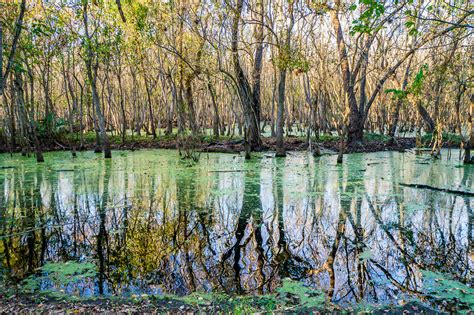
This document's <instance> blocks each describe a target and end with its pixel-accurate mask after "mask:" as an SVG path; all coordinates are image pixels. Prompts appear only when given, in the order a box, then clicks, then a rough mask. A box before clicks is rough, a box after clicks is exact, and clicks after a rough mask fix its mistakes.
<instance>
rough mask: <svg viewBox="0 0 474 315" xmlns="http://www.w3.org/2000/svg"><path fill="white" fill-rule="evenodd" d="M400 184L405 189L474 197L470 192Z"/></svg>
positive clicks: (473, 193)
mask: <svg viewBox="0 0 474 315" xmlns="http://www.w3.org/2000/svg"><path fill="white" fill-rule="evenodd" d="M398 184H399V185H400V186H404V187H410V188H419V189H429V190H434V191H440V192H444V193H448V194H454V195H459V196H468V197H474V192H470V191H463V190H454V189H449V188H439V187H433V186H430V185H424V184H404V183H398Z"/></svg>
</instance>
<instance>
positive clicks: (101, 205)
mask: <svg viewBox="0 0 474 315" xmlns="http://www.w3.org/2000/svg"><path fill="white" fill-rule="evenodd" d="M66 154H67V153H48V154H45V155H46V161H48V162H47V163H46V164H44V165H37V164H35V163H34V162H33V161H30V160H27V159H26V158H22V157H16V156H15V157H14V158H10V157H9V156H6V155H3V156H0V163H1V165H6V166H14V167H13V168H3V169H2V171H1V173H0V187H1V188H2V193H1V194H0V270H1V272H2V273H3V274H5V275H6V276H7V277H8V278H9V279H17V280H21V279H25V278H27V277H28V276H30V275H32V274H35V273H38V268H39V267H42V266H43V267H44V266H47V267H48V268H49V269H48V270H50V273H49V276H48V275H45V274H43V277H42V278H41V277H40V278H39V279H42V281H40V282H39V283H37V284H38V285H39V287H40V289H41V290H58V289H61V290H65V292H66V293H70V294H77V295H83V296H95V295H101V294H106V295H112V294H114V295H116V294H117V295H119V294H122V295H128V294H135V293H148V294H150V293H151V294H155V293H163V292H168V293H175V294H188V293H191V292H194V291H212V290H214V291H226V292H231V293H238V294H266V293H270V292H273V291H274V290H275V289H276V288H277V287H278V286H279V285H280V283H281V281H282V280H283V279H284V278H292V279H295V280H299V281H302V282H304V283H305V284H307V285H309V286H312V287H314V288H317V289H320V290H323V291H324V292H325V293H326V296H327V297H328V299H330V300H331V301H333V302H336V303H352V302H375V303H378V302H383V301H392V300H396V299H398V298H400V296H402V295H404V296H413V297H422V296H423V294H424V293H423V292H425V291H423V281H422V280H423V272H425V271H426V270H430V271H434V272H438V273H443V274H447V275H449V276H450V277H451V278H452V279H454V280H456V281H459V282H462V283H467V284H469V282H470V281H472V280H471V279H472V272H473V260H472V259H473V240H472V237H473V226H472V224H473V222H474V217H473V210H472V209H473V207H474V201H473V200H472V198H468V197H464V196H459V195H453V194H447V193H440V192H436V191H430V190H424V189H416V188H410V187H402V186H400V185H399V183H419V184H430V185H432V186H436V187H445V188H455V189H458V190H465V191H472V190H473V189H474V184H473V178H474V177H473V174H474V170H473V169H472V168H469V167H460V166H459V165H458V162H457V161H446V160H440V161H434V162H430V163H429V164H426V161H424V160H423V158H422V157H418V156H415V155H412V154H409V153H406V154H400V153H394V152H392V153H389V152H384V153H372V154H353V155H349V156H347V159H346V161H345V163H344V164H343V165H337V164H336V161H335V157H332V156H326V157H321V158H313V157H312V156H309V155H307V154H304V153H294V154H289V155H288V157H287V158H285V159H283V158H272V157H268V156H262V157H260V158H255V159H254V160H252V161H250V162H245V161H244V159H243V158H242V157H240V156H234V155H224V154H212V155H209V156H202V157H201V161H200V162H199V163H198V164H195V165H189V164H187V163H185V162H182V161H179V160H177V158H176V156H177V154H176V152H173V151H139V152H122V153H118V154H116V156H115V157H114V159H113V160H112V161H110V160H104V159H100V158H97V157H96V156H95V155H93V154H90V153H81V154H79V157H78V158H77V159H75V160H74V161H72V160H70V159H68V158H66ZM64 262H75V263H83V264H89V265H91V266H92V269H94V272H93V273H91V274H89V277H84V278H74V279H76V280H78V281H76V282H75V283H73V284H65V283H64V282H61V281H62V280H64V279H62V278H61V277H59V276H58V274H59V273H58V272H57V271H56V273H55V271H54V268H53V267H54V266H56V265H55V263H64ZM91 263H92V264H91ZM57 266H59V264H57ZM71 266H72V265H71ZM71 268H72V267H71ZM74 268H78V267H77V266H75V267H74ZM86 269H87V268H86ZM87 271H88V272H90V270H89V269H87ZM54 275H56V278H54V277H53V276H54ZM62 275H63V276H64V277H65V278H67V277H68V276H69V277H71V276H77V274H74V272H72V273H70V274H68V273H67V272H65V273H64V272H63V274H62ZM30 278H31V277H30ZM51 278H54V279H51Z"/></svg>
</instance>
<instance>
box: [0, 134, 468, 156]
mask: <svg viewBox="0 0 474 315" xmlns="http://www.w3.org/2000/svg"><path fill="white" fill-rule="evenodd" d="M262 141H263V145H262V146H261V147H260V148H258V149H256V150H254V151H253V152H274V151H276V139H275V138H262ZM314 145H318V147H319V149H320V150H321V153H322V154H337V153H338V151H339V146H340V142H339V141H337V140H326V141H320V142H316V143H313V146H314ZM110 146H111V149H112V150H125V151H135V150H141V149H170V150H177V149H178V147H177V141H176V139H146V140H143V139H138V140H130V139H127V140H126V141H125V143H124V144H122V143H116V142H112V143H111V145H110ZM95 147H96V146H95V143H91V142H86V143H84V145H83V146H82V147H79V146H77V147H76V151H78V152H80V151H94V149H95ZM415 147H416V140H415V138H397V139H396V140H395V141H394V142H393V143H389V142H388V141H383V140H372V141H370V140H364V141H363V142H361V143H357V144H355V145H351V146H347V147H346V148H345V150H344V154H348V153H371V152H382V151H400V152H404V151H406V150H410V149H413V148H415ZM448 147H449V148H459V145H457V144H453V145H450V146H447V145H446V146H444V148H448ZM70 150H71V147H70V144H68V143H66V142H64V141H60V140H57V141H54V143H50V144H46V145H45V144H43V152H58V151H70ZM192 150H194V151H197V152H203V153H206V152H210V153H231V154H236V153H240V152H243V151H245V148H244V143H243V140H241V139H234V140H228V139H226V140H210V141H199V142H198V143H197V144H196V145H195V146H194V148H193V149H192ZM285 150H286V151H299V152H302V151H307V150H308V142H307V141H306V139H302V138H297V137H290V138H286V139H285ZM21 152H22V150H21V148H20V147H16V148H15V149H14V150H11V149H10V148H8V146H7V145H5V144H4V143H1V144H0V153H21ZM27 153H30V154H32V153H34V152H32V151H29V152H27Z"/></svg>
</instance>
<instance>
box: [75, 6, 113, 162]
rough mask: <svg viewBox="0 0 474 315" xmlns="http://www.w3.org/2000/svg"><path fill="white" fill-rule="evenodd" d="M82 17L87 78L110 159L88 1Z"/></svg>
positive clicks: (106, 152)
mask: <svg viewBox="0 0 474 315" xmlns="http://www.w3.org/2000/svg"><path fill="white" fill-rule="evenodd" d="M82 16H83V21H84V29H85V33H86V38H87V43H86V49H87V54H86V56H85V63H86V68H87V77H88V79H89V84H90V86H91V90H92V103H93V105H94V108H95V115H96V117H97V122H98V125H99V130H100V135H101V138H102V139H101V140H102V146H103V150H104V157H105V158H106V159H110V158H111V157H112V151H111V150H110V143H109V138H108V137H107V132H106V130H105V120H104V115H103V114H102V110H101V108H100V99H99V94H98V92H97V68H98V66H99V65H98V64H97V61H95V62H94V64H93V59H94V51H93V49H92V43H91V41H92V37H91V36H90V34H89V26H88V20H87V1H83V12H82Z"/></svg>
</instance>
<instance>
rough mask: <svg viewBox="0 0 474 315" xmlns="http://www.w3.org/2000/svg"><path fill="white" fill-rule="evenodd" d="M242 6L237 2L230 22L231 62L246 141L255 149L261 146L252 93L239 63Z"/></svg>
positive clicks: (240, 2)
mask: <svg viewBox="0 0 474 315" xmlns="http://www.w3.org/2000/svg"><path fill="white" fill-rule="evenodd" d="M243 5H244V0H237V5H236V8H235V15H234V18H233V21H232V62H233V66H234V72H235V77H236V84H237V90H238V94H239V97H240V103H241V105H242V111H243V114H244V121H245V128H246V129H247V132H246V141H247V142H248V143H249V145H250V148H251V149H255V148H258V147H260V146H261V145H262V139H261V137H260V128H259V126H258V119H257V113H256V112H255V103H254V99H253V93H252V91H251V88H250V84H249V82H248V79H247V76H246V75H245V73H244V71H243V69H242V67H241V65H240V61H239V47H238V46H239V21H240V17H241V15H242V9H243Z"/></svg>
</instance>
